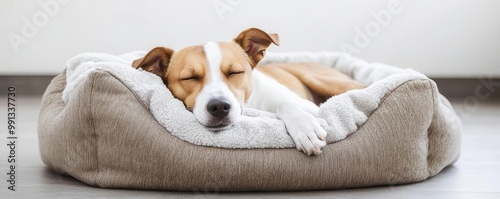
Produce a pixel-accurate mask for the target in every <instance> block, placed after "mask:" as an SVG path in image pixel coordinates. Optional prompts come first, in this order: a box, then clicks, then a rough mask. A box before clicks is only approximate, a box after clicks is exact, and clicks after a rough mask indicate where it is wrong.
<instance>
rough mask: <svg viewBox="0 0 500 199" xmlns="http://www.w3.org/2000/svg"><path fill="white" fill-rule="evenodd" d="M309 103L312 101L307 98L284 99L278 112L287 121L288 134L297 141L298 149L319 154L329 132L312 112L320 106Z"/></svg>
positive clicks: (310, 153)
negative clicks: (299, 99) (298, 100)
mask: <svg viewBox="0 0 500 199" xmlns="http://www.w3.org/2000/svg"><path fill="white" fill-rule="evenodd" d="M308 103H310V102H309V101H307V100H303V101H300V102H297V101H296V100H285V101H282V102H280V103H279V104H278V105H277V107H276V114H277V115H278V117H279V118H280V119H281V120H283V122H284V123H285V126H286V128H287V131H288V134H290V136H291V137H292V139H293V141H294V142H295V146H296V147H297V150H301V151H303V152H304V153H306V154H307V155H312V154H315V155H318V154H320V153H321V150H322V148H323V147H324V146H326V141H325V139H326V135H327V133H326V131H325V130H324V129H323V127H321V126H320V124H319V122H318V120H316V118H315V117H314V116H313V114H312V113H311V112H315V113H317V109H318V108H317V107H316V110H314V108H311V107H310V106H309V105H307V104H308ZM311 104H312V103H311ZM312 105H313V106H315V105H314V104H312ZM306 110H307V111H306ZM314 115H315V114H314Z"/></svg>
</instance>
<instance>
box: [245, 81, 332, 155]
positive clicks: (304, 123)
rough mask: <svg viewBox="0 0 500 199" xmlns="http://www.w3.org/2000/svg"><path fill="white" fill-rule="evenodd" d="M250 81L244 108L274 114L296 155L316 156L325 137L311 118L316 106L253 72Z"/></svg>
mask: <svg viewBox="0 0 500 199" xmlns="http://www.w3.org/2000/svg"><path fill="white" fill-rule="evenodd" d="M253 78H254V91H253V93H252V95H251V97H250V99H249V100H248V102H247V104H246V105H247V106H248V107H252V108H256V109H259V110H264V111H269V112H274V113H276V114H277V115H278V117H279V118H280V119H281V120H282V121H283V122H284V123H285V126H286V129H287V131H288V134H290V136H291V137H292V139H293V141H294V142H295V146H296V147H297V149H298V150H299V151H303V152H304V153H306V154H308V155H312V154H320V153H321V149H322V148H323V147H324V146H326V141H325V138H326V135H327V133H326V131H325V130H324V129H323V128H322V127H321V125H320V124H319V122H318V121H317V120H316V118H315V117H314V116H315V115H317V112H318V109H319V108H318V106H316V105H315V104H314V103H313V102H311V101H308V100H305V99H303V98H301V97H299V96H298V95H297V94H295V93H293V92H292V91H290V90H289V89H288V88H286V87H285V86H284V85H282V84H280V83H278V82H277V81H276V80H274V79H272V78H270V77H268V76H266V75H264V74H262V73H260V72H259V71H255V72H254V77H253Z"/></svg>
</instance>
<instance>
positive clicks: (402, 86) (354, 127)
mask: <svg viewBox="0 0 500 199" xmlns="http://www.w3.org/2000/svg"><path fill="white" fill-rule="evenodd" d="M139 56H141V53H135V54H128V55H125V56H121V57H116V56H111V55H102V54H84V55H79V56H77V57H75V58H73V59H72V60H70V61H69V62H68V69H67V71H65V72H63V73H62V74H60V75H59V76H57V77H56V78H54V80H53V81H52V82H51V84H50V85H49V87H48V88H47V91H46V92H45V94H44V96H43V101H42V105H41V112H40V117H39V125H38V126H39V127H38V129H39V141H40V154H41V157H42V160H43V161H44V162H45V164H47V165H48V166H49V167H50V168H52V169H54V170H56V171H58V172H61V173H64V174H67V175H71V176H73V177H75V178H77V179H79V180H81V181H83V182H85V183H87V184H90V185H93V186H99V187H104V188H139V189H163V190H188V191H205V190H213V191H257V190H260V191H275V190H312V189H338V188H350V187H363V186H375V185H393V184H402V183H411V182H418V181H422V180H425V179H427V178H429V177H431V176H434V175H436V174H437V173H438V172H440V171H441V170H442V169H443V168H445V167H446V166H448V165H450V164H452V163H453V162H454V161H456V160H457V158H458V156H459V150H460V128H461V127H460V121H459V119H458V117H457V115H456V114H455V112H454V111H453V109H452V108H451V105H450V104H449V102H448V101H447V100H446V99H445V98H444V97H442V96H441V95H440V94H439V92H438V89H437V87H436V84H435V83H434V82H433V81H432V80H430V79H428V78H427V77H425V76H423V75H421V74H419V73H417V72H415V71H412V70H403V69H398V68H395V67H392V66H387V65H383V64H369V63H366V62H364V61H362V60H359V59H356V58H353V57H350V56H348V55H343V54H336V53H282V54H269V55H268V56H267V57H266V59H265V60H263V61H262V64H265V63H271V62H301V61H308V62H318V63H323V64H327V65H330V66H332V67H335V68H337V69H338V70H340V71H342V72H344V73H346V74H348V75H350V76H352V77H353V78H354V79H356V80H358V81H361V82H363V83H365V84H368V85H370V86H368V88H366V89H363V90H359V91H350V92H348V93H345V94H342V95H339V96H336V97H333V98H331V99H330V100H328V101H327V102H326V103H325V104H323V105H322V107H321V109H324V111H320V116H319V118H318V120H319V121H320V122H321V124H322V125H323V127H324V128H325V130H327V132H328V133H329V137H328V138H327V141H328V143H330V144H328V145H327V146H326V147H325V148H324V150H323V153H322V154H321V155H319V156H306V155H304V154H302V153H300V152H299V151H297V150H296V149H295V147H293V142H292V141H291V138H289V136H287V135H286V130H285V129H284V125H283V124H282V122H281V121H280V120H279V119H277V118H276V117H275V116H274V115H273V114H270V113H264V112H260V111H257V110H247V111H245V117H247V118H248V119H245V120H243V121H242V122H240V123H239V124H236V125H235V127H234V128H233V129H230V130H227V131H225V132H220V133H213V132H210V131H206V130H204V129H203V128H202V127H200V126H199V124H197V123H196V121H195V120H194V118H192V117H191V116H190V115H189V114H188V113H189V112H185V110H182V103H180V102H179V101H178V100H175V99H172V96H171V95H170V93H169V92H168V90H167V89H166V88H165V87H164V86H163V87H162V85H161V80H159V78H156V77H154V75H151V74H147V73H146V72H144V71H134V72H130V74H132V73H133V75H131V76H127V75H130V74H127V73H126V72H124V71H127V70H129V69H130V67H125V66H130V61H131V60H133V59H134V58H137V57H139ZM122 66H123V68H120V67H122ZM116 68H120V70H116ZM136 72H137V74H135V73H136ZM67 73H68V74H67ZM142 77H143V78H142ZM148 78H149V79H148ZM155 78H156V79H155ZM141 81H144V82H142V83H141V84H137V82H141ZM67 83H68V84H67ZM145 83H147V85H146V86H144V87H141V86H138V85H142V84H145ZM162 88H163V90H162ZM162 107H163V108H162ZM254 127H255V128H254Z"/></svg>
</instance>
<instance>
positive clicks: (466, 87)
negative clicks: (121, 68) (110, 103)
mask: <svg viewBox="0 0 500 199" xmlns="http://www.w3.org/2000/svg"><path fill="white" fill-rule="evenodd" d="M53 78H54V76H0V85H1V86H2V87H5V88H0V96H5V95H6V94H7V87H9V86H14V87H16V92H17V94H18V95H21V96H22V95H26V96H42V95H43V93H44V92H45V89H46V88H47V85H49V83H50V81H51V80H52V79H53ZM432 79H433V80H434V81H435V82H436V83H437V85H438V87H439V91H440V92H441V93H442V94H443V95H444V96H445V97H448V98H467V97H476V98H481V99H484V98H488V99H500V78H492V79H487V78H485V79H466V78H432ZM2 90H4V91H5V92H2Z"/></svg>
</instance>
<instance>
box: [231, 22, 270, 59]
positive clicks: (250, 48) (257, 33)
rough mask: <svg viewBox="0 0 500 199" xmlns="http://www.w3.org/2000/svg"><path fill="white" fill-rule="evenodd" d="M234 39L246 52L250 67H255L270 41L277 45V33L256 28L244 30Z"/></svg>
mask: <svg viewBox="0 0 500 199" xmlns="http://www.w3.org/2000/svg"><path fill="white" fill-rule="evenodd" d="M234 41H235V42H236V43H237V44H239V45H240V46H241V48H243V50H244V51H245V52H246V53H247V55H248V57H249V58H250V62H251V63H250V64H251V65H252V67H255V66H256V65H257V63H259V61H260V60H261V59H262V58H264V55H265V53H266V49H267V47H269V45H271V43H274V44H275V45H277V46H279V37H278V34H274V33H271V34H268V33H266V32H264V31H262V30H260V29H257V28H250V29H247V30H244V31H243V32H241V33H240V35H238V37H236V38H235V39H234Z"/></svg>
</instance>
